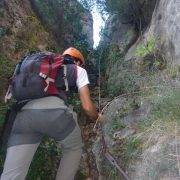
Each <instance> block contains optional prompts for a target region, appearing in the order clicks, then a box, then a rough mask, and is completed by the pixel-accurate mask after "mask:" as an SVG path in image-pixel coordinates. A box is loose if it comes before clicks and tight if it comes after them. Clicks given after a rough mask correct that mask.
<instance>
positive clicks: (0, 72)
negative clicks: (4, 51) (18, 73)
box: [0, 56, 15, 94]
mask: <svg viewBox="0 0 180 180" xmlns="http://www.w3.org/2000/svg"><path fill="white" fill-rule="evenodd" d="M14 67H15V62H14V61H12V60H9V59H7V58H6V57H4V56H0V81H1V88H0V94H2V93H3V90H4V88H5V87H6V85H7V82H8V78H10V77H11V76H12V73H13V71H14Z"/></svg>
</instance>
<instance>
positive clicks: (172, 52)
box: [148, 0, 180, 65]
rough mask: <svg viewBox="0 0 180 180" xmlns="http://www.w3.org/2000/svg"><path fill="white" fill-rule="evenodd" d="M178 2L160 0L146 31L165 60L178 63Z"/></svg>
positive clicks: (179, 8) (179, 61) (179, 12)
mask: <svg viewBox="0 0 180 180" xmlns="http://www.w3.org/2000/svg"><path fill="white" fill-rule="evenodd" d="M179 17H180V2H179V1H178V0H171V1H168V0H161V1H160V2H159V3H158V4H157V7H156V9H155V11H154V13H153V17H152V21H151V24H150V28H149V30H148V33H149V34H150V35H153V36H154V37H155V38H156V39H157V41H159V45H160V47H161V48H162V51H163V52H164V53H165V56H166V59H167V61H171V62H172V63H175V64H178V65H180V48H179V47H180V18H179Z"/></svg>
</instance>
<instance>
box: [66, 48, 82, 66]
mask: <svg viewBox="0 0 180 180" xmlns="http://www.w3.org/2000/svg"><path fill="white" fill-rule="evenodd" d="M63 55H70V56H72V57H74V58H77V59H79V60H80V62H81V64H84V57H83V55H82V54H81V53H80V51H79V50H77V49H76V48H73V47H70V48H68V49H66V50H65V51H64V52H63Z"/></svg>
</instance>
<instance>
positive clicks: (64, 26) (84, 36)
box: [30, 0, 93, 48]
mask: <svg viewBox="0 0 180 180" xmlns="http://www.w3.org/2000/svg"><path fill="white" fill-rule="evenodd" d="M30 2H31V5H32V8H33V9H34V11H35V12H36V14H37V15H38V17H39V19H40V20H41V22H42V23H43V24H44V26H45V27H46V28H47V29H48V30H49V31H51V32H52V33H53V35H54V37H55V40H56V42H57V43H58V44H59V46H60V47H69V46H72V45H76V43H77V42H78V43H81V44H83V43H84V42H83V41H87V43H88V45H89V46H90V47H91V48H92V47H93V19H92V15H91V13H90V12H89V11H88V10H85V9H84V8H83V7H82V5H81V4H80V3H79V2H77V1H76V0H69V1H65V0H63V1H59V0H54V1H51V0H45V1H43V2H42V1H40V0H38V1H34V0H31V1H30Z"/></svg>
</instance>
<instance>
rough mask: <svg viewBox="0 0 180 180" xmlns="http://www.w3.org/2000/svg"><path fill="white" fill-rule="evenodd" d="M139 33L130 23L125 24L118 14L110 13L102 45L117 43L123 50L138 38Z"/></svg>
mask: <svg viewBox="0 0 180 180" xmlns="http://www.w3.org/2000/svg"><path fill="white" fill-rule="evenodd" d="M136 37H137V34H136V32H135V31H134V29H133V27H132V26H131V25H129V24H123V23H122V20H121V19H119V18H118V16H117V15H110V17H109V18H108V20H107V22H106V25H105V30H104V33H103V36H102V39H101V42H100V45H108V44H110V43H114V44H117V45H118V46H119V47H120V49H121V51H122V52H123V51H124V50H125V49H126V47H128V46H129V45H130V44H132V43H133V42H134V41H135V40H136Z"/></svg>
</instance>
